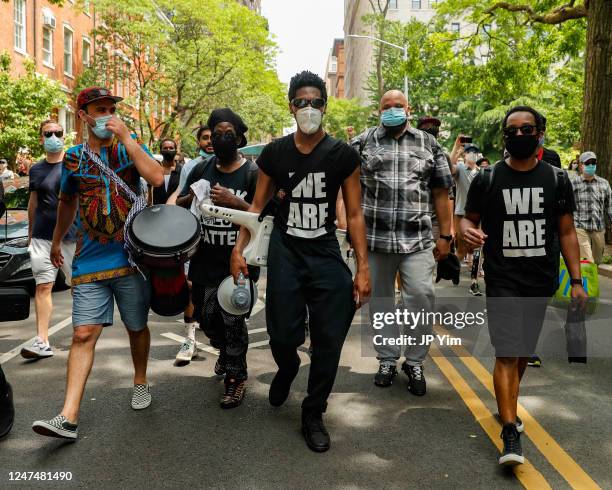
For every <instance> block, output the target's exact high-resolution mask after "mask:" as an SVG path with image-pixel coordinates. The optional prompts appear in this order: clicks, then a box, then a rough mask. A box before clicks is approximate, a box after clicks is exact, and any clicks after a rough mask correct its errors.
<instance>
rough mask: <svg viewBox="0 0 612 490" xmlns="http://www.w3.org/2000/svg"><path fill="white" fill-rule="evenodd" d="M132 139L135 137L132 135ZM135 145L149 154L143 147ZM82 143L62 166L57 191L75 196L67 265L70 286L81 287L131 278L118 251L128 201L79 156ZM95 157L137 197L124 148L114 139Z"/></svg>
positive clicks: (135, 177) (138, 188)
mask: <svg viewBox="0 0 612 490" xmlns="http://www.w3.org/2000/svg"><path fill="white" fill-rule="evenodd" d="M132 138H134V139H137V138H136V136H135V135H132ZM139 144H140V146H141V147H142V148H143V150H145V152H147V153H148V154H149V155H151V153H150V152H149V150H148V148H147V147H146V146H144V145H143V144H142V143H140V142H139ZM82 148H83V145H77V146H73V147H72V148H70V149H69V150H68V151H67V152H66V154H65V156H64V163H63V168H62V181H61V189H60V190H61V193H62V194H66V195H74V194H78V200H79V208H78V209H79V211H78V215H77V248H76V252H75V255H74V260H73V262H72V284H74V285H76V284H83V283H88V282H94V281H101V280H104V279H109V278H115V277H121V276H126V275H129V274H133V273H134V272H135V269H134V268H132V267H130V265H129V262H128V256H127V253H126V252H125V250H124V249H123V228H124V224H125V220H126V218H127V215H128V213H129V211H130V208H131V207H132V203H131V202H130V201H129V199H128V198H127V196H126V195H125V194H124V193H123V192H122V191H121V190H120V189H118V188H117V186H116V185H115V184H113V183H112V182H109V181H108V179H107V178H106V177H103V176H101V175H100V172H99V170H98V169H97V167H96V166H95V164H94V163H93V162H91V161H90V160H89V159H88V158H87V157H86V156H85V155H84V154H83V152H82ZM100 158H101V159H102V161H103V162H104V163H106V164H107V165H109V166H110V167H111V168H112V169H113V170H114V171H115V172H116V173H117V175H119V177H121V178H122V179H123V180H124V181H125V182H126V183H127V184H128V185H129V187H130V188H131V189H132V190H133V191H134V192H135V193H136V194H140V193H141V185H140V175H139V174H138V171H137V169H136V166H135V165H134V162H133V161H132V160H130V157H129V156H128V154H127V151H126V149H125V147H124V146H123V145H122V144H121V143H119V142H118V141H117V140H116V139H114V140H113V142H112V144H111V145H110V146H108V147H103V148H101V151H100Z"/></svg>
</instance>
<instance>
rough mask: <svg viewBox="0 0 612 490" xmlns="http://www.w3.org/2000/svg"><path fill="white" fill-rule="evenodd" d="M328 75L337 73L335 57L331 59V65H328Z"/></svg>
mask: <svg viewBox="0 0 612 490" xmlns="http://www.w3.org/2000/svg"><path fill="white" fill-rule="evenodd" d="M329 71H330V73H336V72H337V71H338V58H337V57H335V56H332V57H331V63H330V65H329Z"/></svg>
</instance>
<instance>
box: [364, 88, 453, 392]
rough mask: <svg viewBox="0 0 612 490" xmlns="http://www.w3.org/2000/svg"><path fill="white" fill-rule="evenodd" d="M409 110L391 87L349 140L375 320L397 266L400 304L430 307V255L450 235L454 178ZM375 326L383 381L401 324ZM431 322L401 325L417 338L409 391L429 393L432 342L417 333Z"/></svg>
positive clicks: (384, 383)
mask: <svg viewBox="0 0 612 490" xmlns="http://www.w3.org/2000/svg"><path fill="white" fill-rule="evenodd" d="M409 111H410V106H409V105H408V100H407V99H406V96H405V95H404V94H403V93H402V92H400V91H399V90H390V91H389V92H387V93H386V94H384V95H383V97H382V98H381V101H380V113H381V118H380V119H381V124H380V126H378V127H374V128H370V129H368V130H366V131H365V132H364V133H362V134H361V135H360V136H359V137H358V138H355V139H354V140H353V142H352V145H353V147H354V148H355V149H357V150H358V151H359V153H360V155H361V185H362V190H363V193H362V200H363V212H364V215H365V222H366V231H367V244H368V249H369V252H370V253H369V257H370V266H371V268H372V287H373V295H372V302H371V305H370V317H371V318H372V320H374V318H375V316H377V315H380V314H384V313H391V310H394V309H395V307H396V305H395V278H396V275H397V274H398V273H399V274H400V277H401V285H402V303H403V306H404V308H407V309H412V311H419V310H420V309H421V308H424V309H425V310H428V309H430V308H432V307H433V303H434V300H435V291H434V285H433V278H432V275H433V271H434V268H435V265H436V262H435V261H436V260H444V259H445V258H446V257H447V256H448V254H449V251H450V241H451V240H452V237H451V236H450V207H449V199H448V190H449V188H450V187H451V185H452V178H451V174H450V170H449V168H448V162H447V160H446V155H445V154H444V151H443V150H442V148H441V147H440V145H439V144H438V142H437V140H436V138H435V137H434V136H433V135H431V134H429V133H427V132H424V131H420V130H418V129H415V128H413V127H411V126H410V123H409V122H408V114H409ZM434 211H435V213H436V216H437V217H438V223H439V230H440V236H439V238H437V239H436V240H434V237H433V232H432V214H433V212H434ZM385 316H386V315H385ZM372 326H373V327H374V328H375V336H374V338H373V341H374V348H375V349H376V352H377V359H378V361H379V368H378V372H377V373H376V375H375V376H374V384H376V385H377V386H380V387H388V386H390V385H391V384H392V383H393V378H394V377H395V376H396V375H397V366H396V364H397V361H398V360H399V358H400V355H401V347H400V345H399V343H396V342H388V341H393V340H395V339H397V338H398V337H399V333H400V332H399V325H398V324H397V323H394V322H393V323H388V324H387V323H385V324H384V325H381V326H380V327H378V326H375V323H374V321H373V322H372ZM431 327H432V326H431V325H426V324H419V325H414V326H412V330H410V331H408V329H407V331H406V334H410V336H411V337H412V338H413V340H414V342H415V345H407V346H406V348H405V350H404V355H405V357H406V360H405V362H404V363H403V365H402V369H403V371H404V372H405V373H406V375H407V376H408V391H410V393H412V394H413V395H416V396H422V395H424V394H425V393H426V382H425V375H424V371H423V362H424V360H425V357H426V356H427V353H428V351H429V347H428V345H426V344H425V343H424V342H422V340H423V338H424V337H423V335H428V334H431ZM377 339H378V340H377ZM418 344H421V345H418Z"/></svg>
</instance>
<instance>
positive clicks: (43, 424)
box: [32, 414, 79, 439]
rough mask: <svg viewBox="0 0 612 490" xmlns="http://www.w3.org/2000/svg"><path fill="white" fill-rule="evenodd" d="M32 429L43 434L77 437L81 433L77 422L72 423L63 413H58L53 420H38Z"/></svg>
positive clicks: (66, 437)
mask: <svg viewBox="0 0 612 490" xmlns="http://www.w3.org/2000/svg"><path fill="white" fill-rule="evenodd" d="M32 430H33V431H34V432H36V433H37V434H40V435H41V436H47V437H59V438H60V439H76V438H77V437H78V435H79V431H78V428H77V424H71V423H70V422H68V419H67V418H66V417H64V416H63V415H61V414H60V415H56V416H55V417H53V418H52V419H51V420H37V421H36V422H34V423H33V424H32Z"/></svg>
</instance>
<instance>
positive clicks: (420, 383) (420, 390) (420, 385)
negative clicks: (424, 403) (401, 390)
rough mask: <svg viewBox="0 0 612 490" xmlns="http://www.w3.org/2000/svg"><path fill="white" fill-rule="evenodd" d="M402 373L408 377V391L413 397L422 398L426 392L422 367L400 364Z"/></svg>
mask: <svg viewBox="0 0 612 490" xmlns="http://www.w3.org/2000/svg"><path fill="white" fill-rule="evenodd" d="M402 371H404V372H405V373H406V374H407V375H408V391H409V392H410V393H412V394H413V395H415V396H423V395H424V394H425V393H426V392H427V383H426V381H425V374H424V373H423V365H418V366H410V365H409V364H406V363H404V364H402Z"/></svg>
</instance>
